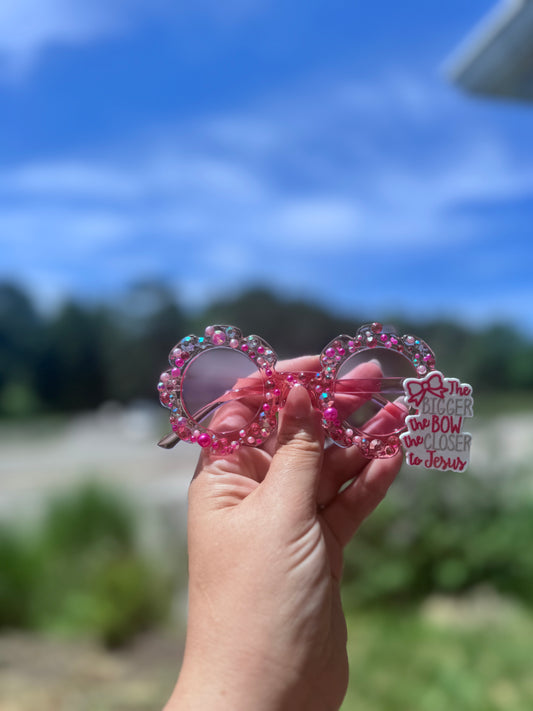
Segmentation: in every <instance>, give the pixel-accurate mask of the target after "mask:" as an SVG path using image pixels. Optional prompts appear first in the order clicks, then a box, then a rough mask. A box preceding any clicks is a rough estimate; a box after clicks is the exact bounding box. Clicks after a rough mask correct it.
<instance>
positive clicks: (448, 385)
mask: <svg viewBox="0 0 533 711" xmlns="http://www.w3.org/2000/svg"><path fill="white" fill-rule="evenodd" d="M404 391H405V399H406V402H407V404H408V405H411V406H414V407H416V408H417V412H416V414H415V415H409V416H408V417H407V418H406V420H405V423H406V425H407V432H404V434H402V435H400V439H401V440H402V445H403V447H404V449H405V452H406V461H407V463H408V464H411V465H412V466H415V467H425V468H426V469H439V470H441V471H448V470H452V471H457V472H462V471H464V470H465V469H466V468H467V467H468V464H469V461H470V445H471V442H472V435H471V434H469V433H468V432H463V422H464V419H465V417H473V416H474V399H473V397H472V387H471V386H470V385H468V384H467V383H461V382H460V381H459V380H457V378H445V377H444V376H443V374H442V373H441V372H440V371H438V370H433V371H431V373H429V374H428V375H427V376H426V377H425V378H407V379H406V380H405V381H404Z"/></svg>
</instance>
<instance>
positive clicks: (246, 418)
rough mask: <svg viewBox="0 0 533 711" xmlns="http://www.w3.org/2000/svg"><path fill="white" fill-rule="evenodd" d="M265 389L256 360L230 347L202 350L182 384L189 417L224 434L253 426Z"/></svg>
mask: <svg viewBox="0 0 533 711" xmlns="http://www.w3.org/2000/svg"><path fill="white" fill-rule="evenodd" d="M263 392H264V390H263V381H262V378H261V375H260V373H259V370H258V368H257V366H256V365H255V363H254V362H253V361H252V360H250V358H248V356H246V355H245V354H244V353H241V352H240V351H235V350H233V349H229V348H212V349H209V350H206V351H204V352H202V353H199V354H198V355H197V356H196V357H195V358H193V359H192V360H191V362H190V363H189V365H188V366H187V368H186V369H185V371H184V374H183V380H182V384H181V397H182V402H183V405H184V407H185V409H186V411H187V413H188V414H189V416H190V417H191V418H192V419H193V420H195V421H196V422H198V423H200V422H201V424H202V425H203V426H204V427H208V428H209V429H211V430H213V431H214V432H217V433H220V434H222V433H225V434H226V433H229V432H234V431H238V430H239V429H241V428H243V427H246V426H247V425H249V424H250V423H251V422H252V421H253V420H254V419H255V418H256V417H257V415H258V413H259V410H260V408H261V405H262V403H263Z"/></svg>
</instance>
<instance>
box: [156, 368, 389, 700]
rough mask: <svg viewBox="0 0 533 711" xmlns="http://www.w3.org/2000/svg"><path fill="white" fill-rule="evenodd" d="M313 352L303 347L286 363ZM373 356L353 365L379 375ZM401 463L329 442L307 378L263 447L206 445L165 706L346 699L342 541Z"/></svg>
mask: <svg viewBox="0 0 533 711" xmlns="http://www.w3.org/2000/svg"><path fill="white" fill-rule="evenodd" d="M317 364H318V359H317V358H315V357H304V358H298V359H295V360H294V361H289V362H286V363H284V364H283V366H284V368H283V369H284V370H294V371H301V370H314V369H316V368H317ZM376 368H378V366H377V365H375V364H373V363H367V364H365V365H363V366H360V369H363V370H361V371H360V372H359V373H358V375H360V376H362V377H376V372H375V369H376ZM363 371H364V372H363ZM400 465H401V455H400V454H398V455H396V456H395V457H393V458H391V459H374V460H367V459H365V458H364V457H363V456H362V455H361V453H360V451H359V450H358V449H357V447H351V448H349V449H341V448H339V447H336V446H332V447H329V448H327V449H324V436H323V430H322V427H321V424H320V414H319V413H318V412H317V411H316V410H315V409H314V408H313V407H312V405H311V401H310V398H309V395H308V393H307V391H306V390H305V388H303V387H301V386H297V387H295V388H293V389H292V390H291V391H290V393H289V396H288V398H287V402H286V404H285V407H284V409H283V410H282V412H281V416H280V422H279V427H278V431H277V436H276V437H272V438H271V440H269V442H268V443H267V445H266V446H265V447H263V448H251V447H250V448H248V447H243V448H241V449H240V450H239V451H238V452H236V453H234V454H232V455H230V456H227V457H224V458H221V457H214V456H213V455H210V454H209V453H207V452H205V451H203V452H202V453H201V455H200V461H199V464H198V468H197V471H196V474H195V476H194V479H193V481H192V483H191V487H190V493H189V523H188V535H189V576H190V582H189V622H188V628H187V641H186V649H185V656H184V662H183V666H182V670H181V673H180V678H179V680H178V684H177V686H176V688H175V690H174V693H173V695H172V698H171V699H170V701H169V703H168V706H167V711H171V710H176V711H177V709H179V710H180V711H226V710H227V711H252V710H253V711H299V710H300V709H301V710H302V711H303V710H305V711H315V710H316V711H334V710H336V709H338V708H339V707H340V705H341V703H342V699H343V698H344V695H345V693H346V687H347V683H348V660H347V654H346V624H345V620H344V614H343V611H342V606H341V598H340V580H341V573H342V552H343V548H344V546H345V545H346V544H347V543H348V541H349V540H350V539H351V537H352V536H353V534H354V533H355V531H356V530H357V528H358V527H359V526H360V524H361V523H362V521H363V520H364V519H365V518H366V517H367V516H368V515H369V514H370V513H371V512H372V511H373V509H374V508H375V507H376V506H377V505H378V503H379V502H380V501H381V500H382V498H383V497H384V495H385V493H386V491H387V489H388V488H389V486H390V484H391V483H392V481H393V480H394V477H395V476H396V474H397V472H398V470H399V468H400ZM351 480H353V481H351ZM350 481H351V483H349V484H347V482H350ZM346 484H347V485H346ZM341 488H342V489H341ZM340 489H341V490H340ZM339 490H340V491H339Z"/></svg>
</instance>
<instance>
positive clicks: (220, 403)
mask: <svg viewBox="0 0 533 711" xmlns="http://www.w3.org/2000/svg"><path fill="white" fill-rule="evenodd" d="M169 362H170V366H171V367H170V368H169V369H168V370H166V371H165V372H164V373H162V374H161V378H160V381H159V383H158V386H157V389H158V391H159V397H160V400H161V403H162V404H163V405H164V406H165V407H167V408H169V410H170V412H171V414H170V424H171V427H172V433H170V434H168V435H166V436H165V437H163V438H162V439H161V440H160V442H159V443H158V444H159V445H160V446H161V447H164V448H166V449H170V448H171V447H173V446H174V445H175V444H176V443H177V442H178V441H180V440H182V441H186V442H196V443H198V444H199V445H200V446H201V447H204V448H209V449H210V451H211V452H213V453H215V454H219V455H227V454H231V453H232V452H234V451H236V450H237V449H239V447H241V446H250V447H258V446H260V445H261V444H263V443H264V442H265V441H266V440H267V439H268V438H269V437H270V435H271V434H272V433H273V431H274V430H275V429H276V426H277V417H276V415H277V413H278V412H279V410H280V409H281V408H282V407H283V406H284V403H285V400H286V398H287V395H288V393H289V390H290V389H291V388H292V387H294V386H295V385H303V386H304V387H305V388H307V390H308V392H309V394H310V397H311V401H312V403H313V406H314V407H315V408H316V409H317V410H318V411H319V412H320V413H321V415H322V426H323V428H324V430H325V433H326V435H327V437H329V438H330V439H331V440H332V441H333V442H334V443H335V444H337V445H339V446H341V447H351V446H357V447H359V449H360V450H361V452H362V453H363V455H364V456H365V457H368V458H383V457H391V456H393V455H394V454H395V453H396V452H397V451H398V450H399V449H400V444H401V442H400V437H399V435H400V434H401V433H402V432H405V430H406V424H405V418H406V416H407V415H408V414H409V407H408V406H407V405H406V403H405V399H404V397H403V395H404V390H403V382H404V380H405V379H406V378H413V377H414V378H419V377H423V376H425V375H427V374H428V373H429V372H430V371H432V370H434V369H435V356H434V355H433V352H432V351H431V349H430V348H429V346H428V345H427V344H426V343H425V342H424V341H422V340H420V339H419V338H415V336H409V335H407V336H398V335H397V334H396V333H393V332H391V331H389V330H385V329H384V328H383V326H382V325H381V324H379V323H372V324H367V325H364V326H361V327H360V328H359V329H358V331H357V333H356V334H355V336H353V337H351V336H346V335H341V336H337V338H335V339H334V340H333V341H331V343H329V344H328V345H327V346H326V347H325V348H324V349H323V351H322V353H321V354H320V357H319V363H320V366H319V370H313V371H302V372H292V371H289V372H287V371H279V370H276V362H277V356H276V354H275V352H274V351H273V350H272V348H271V347H270V346H269V345H268V343H267V342H266V341H264V340H263V339H262V338H260V337H259V336H243V335H242V333H241V331H240V330H239V329H238V328H235V327H234V326H220V325H219V326H208V328H206V329H205V333H204V335H203V336H200V337H199V336H187V337H186V338H183V339H182V340H181V341H180V342H179V343H178V344H177V345H176V346H175V347H174V348H173V349H172V351H171V352H170V356H169Z"/></svg>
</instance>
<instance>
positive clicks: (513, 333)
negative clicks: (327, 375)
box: [0, 282, 533, 711]
mask: <svg viewBox="0 0 533 711" xmlns="http://www.w3.org/2000/svg"><path fill="white" fill-rule="evenodd" d="M379 317H380V318H381V320H383V321H384V322H386V323H388V324H391V325H394V326H395V327H396V328H397V329H398V331H400V332H405V333H406V332H411V333H415V334H416V335H418V336H420V337H421V338H423V339H425V340H427V341H428V343H429V344H430V345H431V346H432V348H433V349H434V351H435V353H436V355H437V364H438V367H440V368H441V369H442V370H443V371H444V372H445V373H446V374H450V375H453V376H456V377H459V378H460V379H461V380H463V381H466V382H470V383H471V384H472V385H473V387H474V391H475V394H476V396H477V400H476V413H477V414H479V412H480V410H481V412H482V413H483V414H484V415H486V416H487V417H486V421H487V422H490V421H491V416H492V415H494V414H501V413H502V411H503V412H508V413H511V415H512V416H513V417H516V416H518V415H517V410H520V409H521V410H522V411H528V410H529V411H531V394H532V391H533V368H532V366H531V364H532V363H533V343H532V342H531V340H530V339H529V338H528V337H526V336H525V335H524V334H522V333H520V332H519V331H517V330H515V329H513V328H512V327H510V326H508V325H506V324H500V325H498V324H493V325H490V326H486V327H479V328H477V329H475V330H471V329H469V328H467V327H466V326H464V325H462V324H460V323H456V322H453V321H451V320H447V321H444V320H438V321H431V322H419V323H415V322H408V321H406V320H405V319H403V318H401V317H397V316H395V314H394V313H390V314H386V315H382V314H380V316H379ZM373 318H376V315H375V314H353V315H351V316H350V318H348V317H346V316H341V315H339V314H334V313H330V312H328V311H326V310H324V309H323V308H321V307H319V306H318V305H316V304H314V303H311V302H309V301H305V300H297V299H291V298H288V297H282V296H280V295H278V294H277V293H275V292H273V291H270V290H268V289H265V288H262V287H255V288H250V289H247V290H245V291H243V292H241V293H236V294H234V295H233V296H231V297H228V298H226V299H223V300H218V301H216V302H213V303H211V304H208V305H207V306H206V307H205V308H204V309H203V310H199V311H197V312H195V313H191V312H189V311H187V310H186V309H185V308H184V307H183V306H182V305H181V304H180V302H179V300H178V299H177V298H176V296H175V293H174V292H173V291H172V290H171V289H170V288H169V287H167V286H166V285H164V284H160V283H154V282H143V283H139V284H136V285H134V286H132V287H131V288H130V289H129V290H127V291H126V292H124V293H122V294H121V295H120V297H119V298H118V299H117V300H115V301H114V302H113V303H109V302H107V303H90V302H87V301H83V302H81V301H76V300H74V299H72V300H68V301H66V302H64V303H63V304H62V305H61V306H60V307H59V308H58V309H57V310H56V311H53V312H43V311H42V310H41V309H40V305H39V304H38V303H36V302H35V301H34V300H33V299H32V298H31V297H30V296H29V294H28V293H27V292H25V291H24V290H23V289H22V288H21V287H20V286H18V285H16V284H14V283H8V282H4V283H1V284H0V417H1V418H2V421H3V424H4V425H9V426H11V424H12V423H14V425H15V427H16V426H17V425H18V424H20V425H21V426H22V428H25V427H26V426H27V423H28V421H29V420H31V418H34V417H35V415H39V417H40V419H42V420H43V421H45V422H46V421H47V420H52V421H55V420H59V421H62V420H63V419H67V420H71V419H73V418H75V416H76V414H78V413H86V412H89V411H95V410H97V409H98V408H99V407H100V406H101V405H104V404H105V403H106V402H109V401H114V402H118V403H122V404H124V405H129V406H133V407H135V405H136V403H146V402H150V403H153V405H154V409H155V408H156V406H157V396H156V392H155V385H156V382H157V378H158V375H159V373H160V371H161V370H162V369H164V368H166V367H167V366H166V362H167V361H166V357H167V354H168V352H169V351H170V349H171V347H172V346H173V344H174V343H175V342H177V341H178V340H179V339H180V338H181V337H182V336H184V335H187V334H188V333H200V332H201V331H202V330H203V329H204V328H205V326H206V325H207V324H210V323H217V322H218V323H232V324H235V325H237V326H239V327H240V328H241V329H242V330H243V331H244V332H246V333H258V334H260V335H262V336H263V337H264V338H266V340H267V341H269V342H270V343H271V344H272V346H273V347H274V348H275V350H276V351H277V352H278V354H279V355H280V357H286V356H291V355H298V354H302V353H316V352H319V351H320V350H321V349H322V348H323V347H324V345H326V344H327V343H328V342H329V341H330V340H331V338H332V337H334V336H336V335H337V334H339V333H353V332H354V331H355V330H356V329H357V328H358V327H359V326H360V325H361V324H362V323H365V322H368V321H370V320H372V319H373ZM479 403H481V407H480V406H479ZM482 419H483V418H482ZM8 430H9V427H8ZM495 445H496V446H501V448H503V449H504V450H505V448H506V447H508V446H509V445H508V443H507V444H506V443H505V442H502V443H501V445H498V443H495ZM502 461H505V459H504V457H500V458H499V459H494V461H492V460H490V458H489V464H488V466H487V467H486V468H485V469H484V470H483V471H480V470H476V469H475V468H474V469H473V470H471V471H469V472H467V473H466V474H462V475H460V476H458V475H450V473H439V472H429V473H428V472H425V471H423V472H420V471H418V470H415V469H410V468H408V467H404V469H403V470H402V472H401V473H400V476H399V477H398V479H397V481H396V482H395V484H394V486H393V487H392V490H391V492H390V494H389V496H388V497H387V499H386V500H385V502H384V503H383V504H382V505H381V506H380V507H379V508H378V509H377V511H376V512H375V513H374V515H373V516H371V517H370V518H369V519H368V520H367V521H366V522H365V523H364V524H363V526H362V528H361V530H360V531H359V534H358V536H357V537H356V538H355V539H354V541H353V542H352V543H351V544H350V545H349V547H348V549H347V551H346V557H345V570H344V578H343V598H344V605H345V609H346V610H347V613H348V625H349V628H350V630H352V628H353V630H354V631H351V633H350V634H351V637H350V638H351V639H356V638H357V642H358V644H355V642H351V645H352V646H351V648H350V658H351V659H352V663H354V664H355V666H354V668H355V673H354V675H353V676H352V678H351V681H350V689H349V691H348V696H347V699H346V702H345V705H344V706H343V709H346V710H347V711H348V710H349V709H351V708H356V707H358V708H359V704H360V700H361V699H362V698H363V699H365V703H366V704H367V706H365V708H368V709H382V708H390V709H393V708H398V709H400V708H405V706H406V705H409V706H410V707H412V708H422V707H423V706H422V705H420V706H413V704H412V700H413V699H414V698H418V697H419V695H420V694H422V695H423V694H426V693H428V694H429V693H430V691H431V690H432V691H431V693H433V694H434V695H436V696H435V699H433V700H432V701H431V703H430V704H429V706H427V708H433V709H438V708H441V707H442V708H444V707H445V704H447V703H449V700H450V699H452V698H457V699H458V702H460V703H461V704H462V706H461V707H462V708H465V709H473V710H474V709H479V708H484V709H495V710H496V709H500V708H513V710H516V711H522V709H526V708H528V703H529V701H530V700H531V699H533V690H532V689H531V688H530V686H528V681H527V679H528V671H527V666H526V665H524V651H525V650H527V649H529V648H530V647H529V645H530V641H529V640H530V634H531V624H532V622H531V620H532V619H533V616H532V615H531V612H532V610H533V556H531V541H532V540H533V495H532V491H531V480H532V475H533V470H532V467H531V464H530V462H529V460H528V459H527V458H526V459H523V460H522V461H521V463H520V465H516V463H514V464H513V465H512V466H511V465H510V466H509V470H508V471H505V472H502V471H501V470H499V469H498V467H500V466H501V462H502ZM503 474H505V475H503ZM174 515H175V512H174ZM145 526H146V521H144V520H143V516H142V515H139V512H138V511H137V510H136V507H135V506H134V505H133V504H132V503H131V502H130V500H129V499H128V497H127V496H125V495H124V491H121V492H120V493H119V492H118V491H117V490H114V489H110V488H109V487H108V486H107V485H105V486H104V485H102V484H101V483H100V484H96V483H94V482H92V483H88V484H86V485H84V486H82V487H81V489H79V488H77V489H72V490H70V491H67V492H66V493H64V494H62V495H61V496H59V497H58V498H55V499H52V500H50V501H47V503H46V505H45V506H43V507H42V509H41V514H40V515H39V516H37V517H36V518H35V519H33V520H31V521H22V522H19V521H17V520H15V521H13V520H12V518H9V519H7V518H6V520H5V521H3V522H2V523H1V524H0V631H3V632H5V633H10V632H11V631H13V630H22V631H25V632H29V633H32V634H33V633H38V634H39V635H40V634H42V633H45V634H46V635H50V634H52V635H54V636H55V637H57V636H58V635H59V636H60V637H63V638H64V637H67V638H70V639H72V638H75V639H90V640H93V641H95V642H96V643H97V644H100V645H102V646H104V647H106V648H108V649H117V648H123V647H124V646H128V645H130V646H131V644H132V642H134V640H136V639H137V638H138V637H139V635H140V634H142V633H144V632H146V631H147V630H149V631H157V630H160V629H161V626H162V625H164V626H165V627H166V628H167V629H168V625H169V624H171V623H175V622H176V614H175V611H176V609H177V607H176V601H178V602H179V601H183V600H184V599H185V591H186V575H185V570H186V563H185V554H184V549H183V546H184V542H183V538H182V537H172V534H171V535H170V539H169V540H170V543H169V546H168V547H167V548H164V549H162V548H161V547H160V548H159V550H157V551H156V550H154V547H153V546H152V547H151V548H150V547H149V546H148V547H147V546H146V545H145V543H143V535H144V533H145V532H144V533H143V529H144V528H145ZM479 591H481V598H480V599H484V598H487V595H488V599H489V601H490V600H492V603H491V604H493V603H494V604H495V607H496V610H495V612H494V611H493V612H494V617H493V616H492V613H491V616H489V618H487V619H486V620H485V621H484V623H483V624H482V626H481V627H479V628H476V629H474V630H473V629H471V627H470V626H469V623H468V622H465V620H468V619H469V618H470V617H475V611H476V609H478V608H479V605H478V602H474V604H473V605H471V606H470V607H467V610H466V613H465V614H464V619H462V621H461V624H460V625H459V626H456V625H455V623H454V622H453V619H452V621H451V623H450V621H449V620H448V621H447V622H445V625H444V627H439V626H438V625H436V626H435V624H433V623H429V624H428V622H427V620H425V618H424V616H423V614H422V613H421V611H423V610H424V607H425V605H426V604H427V603H428V601H431V600H438V599H440V598H443V599H450V600H454V601H456V602H457V601H459V600H468V599H469V596H471V595H474V596H476V595H478V593H479ZM494 596H496V597H494ZM474 599H475V600H477V598H474ZM494 601H495V602H494ZM469 604H470V603H469ZM509 605H510V606H511V608H512V609H513V610H515V611H517V612H516V614H517V617H516V616H515V617H513V618H512V619H513V620H514V622H513V621H512V620H511V621H509V619H510V618H509V619H508V618H507V617H506V610H507V609H508V606H509ZM458 609H459V608H458ZM182 611H183V610H182ZM180 616H181V613H180V614H179V615H178V618H179V617H180ZM487 620H488V621H487ZM493 620H498V621H502V620H503V621H504V625H502V626H498V625H496V626H494V625H493V624H492V621H493ZM516 620H518V622H516ZM393 627H394V636H395V640H396V642H395V643H394V644H391V629H392V628H393ZM361 639H362V640H363V641H362V643H359V642H360V640H361ZM483 640H485V642H484V641H483ZM361 645H363V647H364V652H365V654H364V655H363V656H361V655H362V651H361V650H362V648H363V647H362V646H361ZM402 646H404V647H409V648H410V659H411V661H412V664H413V672H412V674H411V675H410V678H409V680H408V681H406V679H405V678H404V674H403V670H402V665H401V664H398V658H399V657H401V653H402V652H401V648H402ZM495 649H498V650H499V652H500V653H499V654H498V655H496V656H495V653H494V650H495ZM427 650H432V651H431V654H432V655H433V662H431V659H429V657H428V654H427ZM459 658H460V659H463V662H465V664H466V666H465V665H464V664H459V663H457V661H454V660H457V659H459ZM474 658H475V660H476V662H477V663H478V664H479V665H481V666H480V668H479V669H478V670H477V672H476V674H474V675H472V674H471V673H470V668H471V665H472V664H473V663H474V661H473V660H474ZM354 660H355V662H354ZM372 660H374V661H372ZM376 660H379V664H377V663H375V662H376ZM465 660H466V661H465ZM468 660H470V661H468ZM172 663H174V662H172ZM438 670H440V671H438ZM437 672H438V673H442V674H443V675H444V676H443V678H442V679H440V678H439V679H435V680H434V681H431V682H428V674H430V675H431V674H436V673H437ZM168 678H169V679H170V680H173V679H174V671H172V670H171V671H170V672H169V677H168ZM509 678H512V679H513V692H512V694H511V697H512V699H513V701H512V703H511V704H507V705H506V703H505V704H503V705H501V704H499V701H493V697H495V698H496V697H498V694H500V691H501V689H500V686H501V684H503V685H504V687H505V684H508V679H509ZM502 680H503V681H502ZM500 682H501V683H500ZM165 683H167V682H165ZM169 683H170V682H168V683H167V686H165V687H164V689H163V690H162V691H161V692H158V693H160V694H161V697H160V698H161V702H164V698H165V695H166V694H167V693H168V691H169V688H170V687H169V686H168V684H169ZM498 684H500V686H498ZM502 688H503V687H502ZM505 688H507V687H505ZM506 693H507V692H506ZM439 695H440V696H439ZM494 695H496V696H494ZM437 697H438V699H437ZM511 697H509V698H511ZM420 698H422V696H420ZM424 698H425V697H424ZM506 698H507V697H506ZM421 703H422V702H421ZM428 703H429V702H428ZM402 704H403V705H402ZM439 704H440V705H439ZM513 704H514V705H513ZM139 708H140V707H139ZM143 708H144V707H143ZM146 708H148V705H147V706H146Z"/></svg>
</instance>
